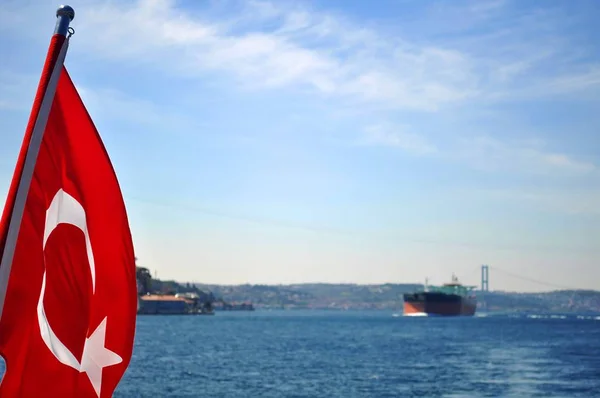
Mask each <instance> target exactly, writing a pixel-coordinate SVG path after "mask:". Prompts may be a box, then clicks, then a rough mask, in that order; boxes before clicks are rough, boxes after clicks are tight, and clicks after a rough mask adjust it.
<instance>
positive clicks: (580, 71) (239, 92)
mask: <svg viewBox="0 0 600 398" xmlns="http://www.w3.org/2000/svg"><path fill="white" fill-rule="evenodd" d="M70 4H71V5H72V6H73V7H74V8H75V12H76V17H75V20H74V21H73V24H72V26H73V27H74V28H75V31H76V33H75V35H74V36H73V37H72V40H71V45H70V48H69V53H68V55H67V60H66V65H67V67H68V69H69V71H70V73H71V76H72V78H73V80H74V82H75V83H76V85H77V87H78V90H79V91H80V94H81V95H82V97H83V99H84V102H85V103H86V106H87V107H88V110H89V111H90V113H91V115H92V118H93V119H94V121H95V123H96V125H97V127H98V130H99V131H100V134H101V135H102V137H103V140H104V142H105V145H106V147H107V149H108V151H109V154H110V156H111V159H112V161H113V163H114V166H115V168H116V171H117V174H118V177H119V181H120V183H121V186H122V190H123V193H124V196H125V200H126V204H127V208H128V212H129V217H130V223H131V228H132V233H133V238H134V244H135V248H136V254H137V256H138V257H139V259H140V265H144V266H147V267H148V268H150V269H152V270H155V271H157V273H158V276H159V277H161V278H175V279H178V280H183V281H188V280H189V281H199V282H209V283H245V282H249V283H288V282H314V281H320V282H357V283H379V282H421V281H423V280H424V279H425V277H429V278H430V281H431V282H432V283H442V282H445V281H447V280H448V279H449V278H450V276H451V273H452V272H455V273H456V274H457V275H458V276H459V278H460V279H461V280H463V281H464V282H467V283H476V282H477V281H478V277H479V271H478V267H479V265H480V264H484V263H486V264H489V265H490V266H491V267H492V269H491V270H490V287H491V288H493V289H506V290H546V289H548V286H543V285H538V284H534V283H531V282H527V281H523V280H519V279H516V278H512V277H509V276H507V275H506V274H503V273H501V272H498V273H494V268H493V267H497V268H498V269H500V270H505V271H508V272H512V273H516V274H518V275H522V276H524V277H529V278H537V279H540V280H542V281H546V282H549V283H554V284H560V285H565V286H574V287H582V288H600V266H599V265H600V264H599V263H600V261H599V260H600V245H599V242H600V223H599V221H600V155H599V154H600V138H599V135H598V126H600V112H598V111H599V110H600V56H599V55H598V54H600V51H598V50H599V44H598V43H600V40H599V39H600V30H599V29H598V27H597V22H596V21H597V20H598V18H599V17H600V6H598V4H597V2H595V1H593V0H589V1H584V0H581V1H577V2H568V1H545V2H519V1H509V0H506V1H501V0H500V1H496V0H492V1H462V0H461V1H451V2H449V1H445V2H442V1H439V2H438V1H416V0H415V1H408V0H396V1H392V0H388V1H378V2H374V3H373V2H371V3H369V4H367V2H364V1H358V0H355V1H342V0H337V1H320V2H300V1H298V2H291V1H278V2H268V1H229V0H225V1H216V0H215V1H192V0H187V1H169V0H140V1H130V2H127V1H119V2H116V1H115V2H108V1H104V2H103V1H87V0H84V1H73V2H71V3H70ZM56 5H57V4H52V2H47V1H44V2H31V1H14V0H8V1H3V2H2V3H1V4H0V20H2V21H3V23H2V25H0V33H1V35H0V48H2V50H3V51H2V52H3V54H5V56H4V57H3V61H2V63H0V123H1V124H0V131H1V133H0V193H2V200H3V199H4V197H5V192H6V190H7V188H8V184H9V181H10V176H11V174H12V170H13V167H14V162H15V159H16V156H17V151H18V148H19V145H20V142H21V140H22V135H23V131H24V128H25V124H26V121H27V117H28V113H29V110H30V106H31V102H32V98H33V95H34V91H35V87H36V85H37V82H38V79H39V74H40V70H41V66H42V63H43V59H44V56H45V51H46V48H47V45H48V40H49V37H50V34H51V32H52V29H53V26H54V22H55V19H54V13H55V9H56Z"/></svg>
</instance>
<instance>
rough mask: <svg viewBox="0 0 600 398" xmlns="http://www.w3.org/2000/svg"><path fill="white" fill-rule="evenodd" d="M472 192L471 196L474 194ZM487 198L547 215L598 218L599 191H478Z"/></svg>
mask: <svg viewBox="0 0 600 398" xmlns="http://www.w3.org/2000/svg"><path fill="white" fill-rule="evenodd" d="M474 193H475V192H472V193H471V194H474ZM479 193H480V194H482V195H484V196H485V197H487V198H492V199H496V200H500V201H503V202H506V201H511V202H518V203H521V204H525V205H529V206H533V207H535V208H536V209H538V210H540V209H541V210H544V211H546V212H549V213H556V212H559V213H563V214H569V215H584V216H600V206H599V205H598V203H600V189H598V188H595V187H592V188H588V189H522V190H508V189H496V190H488V191H479Z"/></svg>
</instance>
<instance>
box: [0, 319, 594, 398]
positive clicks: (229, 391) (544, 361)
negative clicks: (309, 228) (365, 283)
mask: <svg viewBox="0 0 600 398" xmlns="http://www.w3.org/2000/svg"><path fill="white" fill-rule="evenodd" d="M0 370H2V371H3V369H0ZM2 373H3V372H2ZM114 396H115V397H298V398H299V397H327V398H330V397H331V398H348V397H455V398H456V397H519V398H524V397H565V398H570V397H600V316H599V315H598V314H596V315H592V314H588V315H584V314H580V315H572V314H571V315H561V314H547V315H543V314H520V315H494V316H491V315H490V316H476V317H472V318H425V317H423V318H421V317H418V318H414V317H403V316H398V314H394V313H392V312H383V311H381V312H380V311H343V312H342V311H340V312H338V311H255V312H218V313H217V314H216V315H215V316H151V315H149V316H138V318H137V334H136V342H135V348H134V354H133V358H132V362H131V364H130V366H129V368H128V370H127V372H126V374H125V375H124V377H123V379H122V381H121V383H120V385H119V386H118V388H117V390H116V392H115V395H114Z"/></svg>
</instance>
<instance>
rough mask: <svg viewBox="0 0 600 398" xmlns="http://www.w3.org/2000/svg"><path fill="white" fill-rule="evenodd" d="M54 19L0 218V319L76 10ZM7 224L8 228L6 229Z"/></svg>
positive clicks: (59, 11)
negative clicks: (22, 221) (54, 23)
mask: <svg viewBox="0 0 600 398" xmlns="http://www.w3.org/2000/svg"><path fill="white" fill-rule="evenodd" d="M56 18H57V20H56V26H55V28H54V34H53V35H52V39H51V40H50V46H49V47H48V54H47V55H46V61H45V63H44V67H43V69H42V74H41V77H40V82H39V85H38V89H37V92H36V95H35V99H34V101H33V106H32V109H31V114H30V116H29V122H28V124H27V128H26V129H25V136H24V138H23V144H22V145H21V151H20V153H19V157H18V159H17V165H16V167H15V172H14V174H13V179H12V182H11V185H10V188H9V191H8V195H7V198H6V203H5V205H4V212H3V213H2V219H0V256H1V259H0V319H1V318H2V312H3V309H4V300H5V298H6V289H7V287H8V280H9V277H10V270H11V267H12V261H13V257H14V254H15V248H16V244H17V237H18V235H19V228H20V226H21V220H22V218H23V212H24V210H25V203H26V201H27V194H28V193H29V187H30V185H31V180H32V178H33V172H34V169H35V163H36V161H37V155H38V153H39V151H40V146H41V144H42V138H43V135H44V130H45V129H46V123H47V122H48V115H49V114H50V109H51V107H52V102H53V100H54V94H55V93H56V87H57V86H58V80H59V77H60V74H61V71H62V69H63V64H64V60H65V56H66V53H67V49H68V46H69V36H70V34H71V33H72V32H69V25H70V23H71V21H72V20H73V19H74V18H75V11H74V10H73V8H72V7H70V6H68V5H61V6H60V7H58V9H57V10H56ZM7 223H8V227H6V225H7ZM40 244H41V242H40Z"/></svg>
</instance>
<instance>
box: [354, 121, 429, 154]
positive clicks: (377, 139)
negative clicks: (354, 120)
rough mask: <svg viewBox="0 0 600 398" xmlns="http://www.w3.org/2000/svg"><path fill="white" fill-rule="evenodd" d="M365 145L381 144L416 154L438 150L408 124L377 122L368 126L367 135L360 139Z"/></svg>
mask: <svg viewBox="0 0 600 398" xmlns="http://www.w3.org/2000/svg"><path fill="white" fill-rule="evenodd" d="M359 143H361V144H365V145H380V146H388V147H394V148H399V149H401V150H403V151H405V152H408V153H412V154H416V155H427V154H433V153H435V152H437V148H436V147H435V146H433V145H432V144H430V143H429V142H428V141H427V140H426V139H425V138H423V137H422V136H420V135H418V134H415V133H412V132H410V131H408V128H407V127H406V126H390V125H385V124H377V125H371V126H367V127H366V128H365V135H364V137H363V138H361V139H360V140H359Z"/></svg>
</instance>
